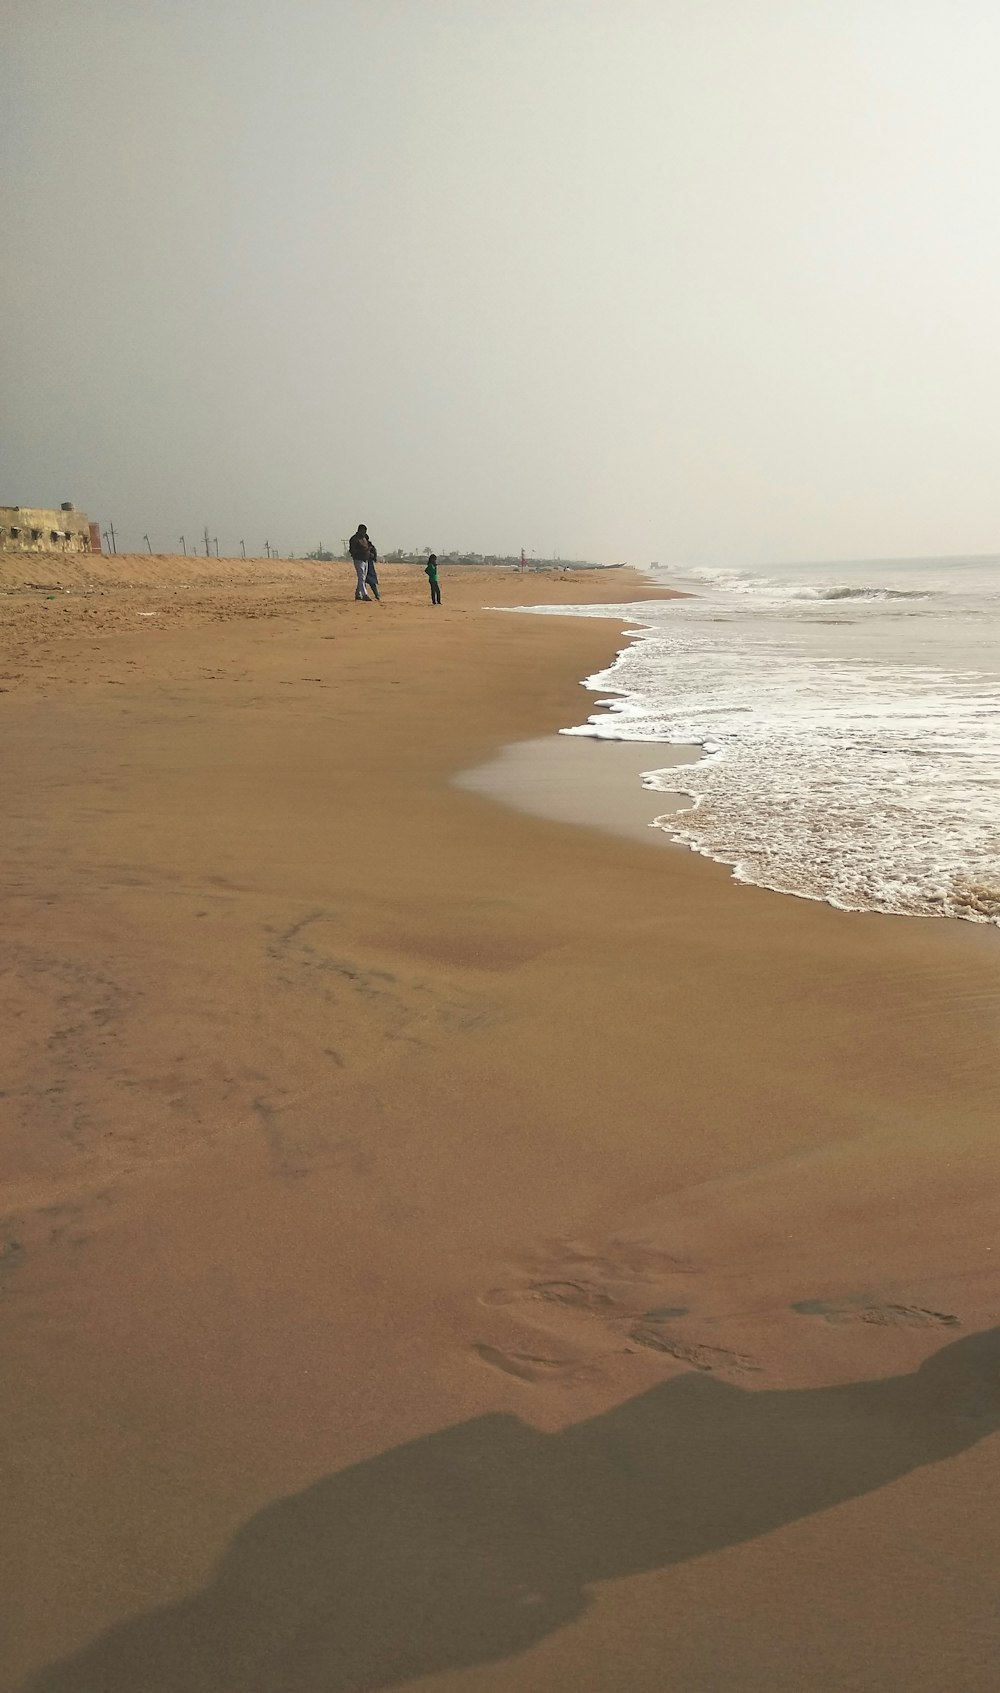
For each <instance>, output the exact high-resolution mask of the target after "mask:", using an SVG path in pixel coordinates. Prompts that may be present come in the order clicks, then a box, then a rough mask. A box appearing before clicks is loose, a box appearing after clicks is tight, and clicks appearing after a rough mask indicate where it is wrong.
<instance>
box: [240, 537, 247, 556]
mask: <svg viewBox="0 0 1000 1693" xmlns="http://www.w3.org/2000/svg"><path fill="white" fill-rule="evenodd" d="M240 552H241V553H242V554H243V557H244V558H246V556H247V544H246V542H245V541H241V542H240Z"/></svg>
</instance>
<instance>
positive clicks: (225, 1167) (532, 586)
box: [0, 561, 1000, 1693]
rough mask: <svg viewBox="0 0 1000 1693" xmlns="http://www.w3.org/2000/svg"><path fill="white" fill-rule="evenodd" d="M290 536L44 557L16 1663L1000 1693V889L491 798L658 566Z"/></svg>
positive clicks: (565, 707) (10, 623) (132, 1686)
mask: <svg viewBox="0 0 1000 1693" xmlns="http://www.w3.org/2000/svg"><path fill="white" fill-rule="evenodd" d="M32 563H33V564H34V561H32ZM182 567H183V568H184V569H185V570H187V572H188V574H186V575H185V574H183V573H182ZM285 570H286V567H284V566H282V567H279V568H276V567H274V566H270V567H258V566H254V565H250V566H247V567H245V568H237V567H235V566H234V567H233V569H232V570H231V571H229V572H228V573H227V577H226V580H225V583H224V585H221V586H212V585H211V580H210V579H209V575H208V574H206V575H205V576H202V577H199V575H198V573H197V571H193V570H192V566H191V562H190V561H189V563H188V565H187V566H184V561H177V564H176V565H175V563H174V561H152V562H150V561H137V562H136V563H135V564H134V565H133V564H132V563H131V562H129V561H125V564H124V565H123V562H122V561H106V562H105V563H101V562H100V561H91V562H90V563H89V565H88V567H87V569H86V570H82V571H81V573H80V574H78V575H77V576H76V577H75V578H74V579H73V582H72V586H73V589H74V591H73V592H72V593H70V594H60V595H59V596H58V597H57V598H56V599H47V598H45V597H44V595H43V594H42V593H41V592H40V591H38V590H35V591H28V592H19V593H14V594H12V595H9V596H8V597H6V598H2V599H0V638H2V654H0V688H3V689H4V690H5V691H4V693H3V695H2V696H0V716H2V723H3V747H4V803H3V807H2V810H0V836H2V847H3V858H4V863H5V866H6V900H5V922H4V931H3V940H2V975H0V993H2V1009H3V1018H2V1022H0V1041H2V1044H3V1058H4V1063H3V1094H4V1097H3V1101H2V1103H3V1107H4V1113H3V1126H2V1136H0V1148H2V1155H3V1165H4V1180H5V1211H6V1219H5V1222H4V1224H3V1237H2V1238H3V1240H4V1242H5V1244H4V1246H3V1248H2V1251H3V1257H2V1258H0V1288H2V1293H0V1335H2V1359H3V1368H2V1387H0V1422H2V1438H3V1449H4V1453H5V1457H6V1461H7V1470H8V1474H7V1476H6V1479H5V1482H4V1488H3V1500H4V1509H3V1515H2V1533H0V1543H2V1569H0V1578H2V1591H3V1610H4V1616H3V1622H2V1629H3V1645H2V1648H0V1650H2V1661H3V1675H2V1678H0V1685H2V1686H3V1687H4V1689H5V1693H6V1689H13V1688H22V1687H23V1688H29V1689H31V1693H361V1690H368V1689H377V1688H394V1687H397V1686H401V1685H403V1684H404V1683H408V1682H410V1681H411V1680H415V1679H417V1678H422V1679H419V1685H420V1687H421V1689H428V1690H429V1689H434V1690H440V1693H444V1690H446V1689H447V1690H448V1693H456V1690H459V1689H461V1690H463V1693H465V1690H472V1689H475V1690H477V1693H479V1690H482V1693H539V1690H549V1689H558V1690H560V1693H561V1690H563V1689H565V1690H567V1693H570V1690H572V1693H607V1690H615V1693H617V1690H622V1693H722V1690H725V1693H834V1690H836V1693H843V1690H848V1689H849V1690H850V1693H876V1690H877V1693H887V1690H895V1689H905V1690H906V1693H945V1690H947V1693H959V1690H962V1693H993V1690H994V1689H995V1687H996V1685H997V1673H998V1672H997V1665H998V1663H1000V1624H998V1615H997V1606H996V1592H997V1579H998V1576H1000V1549H998V1545H997V1537H996V1528H995V1523H996V1510H997V1504H996V1501H997V1493H998V1486H1000V1433H997V1432H996V1431H998V1430H1000V1330H997V1329H996V1328H995V1327H994V1325H997V1324H998V1323H1000V1290H998V1284H997V1270H996V1268H995V1260H996V1259H997V1257H998V1256H1000V1231H998V1229H997V1197H996V1196H997V1178H998V1174H1000V1147H998V1143H997V1133H996V1126H997V1112H996V1075H997V1009H998V1004H1000V948H998V938H997V935H996V932H995V930H992V929H990V930H985V929H978V928H975V927H971V926H966V925H962V924H955V923H951V924H949V923H945V922H940V923H937V922H920V921H916V920H901V919H885V918H871V917H853V916H845V915H843V914H841V913H837V912H834V911H832V910H829V909H827V908H825V907H820V906H815V905H810V904H807V903H804V902H801V901H796V900H792V899H783V898H781V897H779V896H776V895H772V894H769V893H766V892H763V891H760V890H755V889H747V888H743V887H739V886H737V885H735V884H734V883H732V882H731V881H730V879H729V877H728V874H727V872H726V871H725V870H724V869H722V868H720V867H719V866H715V865H712V864H709V863H706V862H705V861H703V860H701V859H698V858H696V857H695V856H693V855H691V854H689V853H687V852H684V851H682V850H681V849H679V848H674V847H671V846H670V845H668V844H664V842H663V840H662V838H658V837H657V836H656V835H655V834H650V836H649V839H648V840H647V839H644V838H642V837H641V835H640V834H638V833H637V834H636V838H635V839H634V840H629V839H618V838H615V837H614V836H613V835H612V834H610V833H607V832H604V831H602V830H599V829H596V828H595V829H589V828H583V827H579V826H576V825H574V824H572V823H568V822H560V821H555V820H545V819H540V818H536V817H529V816H526V815H524V814H523V813H522V812H520V811H516V810H513V809H509V808H507V807H505V806H502V805H500V804H499V803H497V802H496V801H494V800H491V799H490V798H488V797H485V796H483V795H481V794H475V793H470V792H468V791H463V790H462V789H460V788H458V787H456V786H455V785H454V783H453V782H452V781H451V779H450V778H451V777H452V776H453V775H454V774H455V773H456V772H457V771H460V770H462V769H468V768H470V767H472V766H475V765H481V764H482V763H483V762H485V761H487V760H488V759H490V758H491V757H493V756H494V755H495V754H496V753H497V751H498V749H499V748H500V747H501V746H502V744H503V743H505V742H508V741H522V740H526V739H528V738H531V737H538V736H540V735H542V734H545V733H547V732H549V731H553V730H555V729H556V728H558V727H559V726H560V725H563V724H566V723H569V722H572V721H579V720H580V719H581V718H582V716H584V715H585V713H586V711H587V709H588V708H589V702H588V697H587V696H586V695H584V694H583V693H582V692H581V691H580V689H579V687H578V684H577V678H579V677H581V676H583V675H585V674H586V673H588V672H589V671H592V670H594V669H596V668H598V667H600V666H602V665H604V664H605V663H607V662H608V659H609V657H610V654H611V652H612V650H613V648H614V647H615V645H616V644H619V630H618V626H617V625H615V624H614V623H605V622H603V621H589V620H571V619H566V620H559V619H549V618H544V619H543V618H527V617H526V618H515V617H510V616H502V615H497V614H495V613H489V612H486V611H484V610H483V609H482V608H483V607H484V606H485V605H487V604H493V605H499V604H516V603H518V602H524V601H525V600H527V599H529V598H530V599H536V600H548V601H555V600H557V599H560V598H565V599H567V600H570V599H589V600H593V599H596V598H598V597H604V598H606V599H609V600H610V599H619V598H621V597H623V595H625V594H626V593H627V595H628V597H637V596H638V595H639V594H640V593H641V592H643V591H644V590H642V589H641V588H637V587H636V586H635V585H634V579H633V582H632V583H629V582H628V581H627V579H626V578H625V577H624V575H623V573H615V575H614V576H612V577H607V578H600V577H595V576H592V575H589V574H582V573H581V574H580V575H579V576H577V577H574V576H572V575H571V574H568V575H567V576H566V577H564V578H541V577H528V578H527V579H518V578H516V577H515V576H513V575H507V574H496V575H494V574H490V575H489V576H487V575H486V574H485V573H483V572H478V571H477V572H471V571H470V572H462V573H451V572H448V571H442V585H443V592H444V599H445V603H444V605H443V607H442V608H441V609H440V610H439V611H432V610H431V608H430V607H429V606H428V605H426V604H425V603H424V602H425V595H426V585H425V583H424V581H423V578H422V577H420V576H419V574H418V573H417V572H415V571H409V570H406V569H404V568H399V569H393V568H388V569H386V570H385V572H384V584H385V591H386V603H385V604H384V605H383V606H382V607H378V606H355V605H354V603H353V601H352V600H351V597H350V596H351V590H352V581H353V578H351V577H350V572H349V567H347V566H345V565H340V566H325V567H324V566H309V567H305V566H296V567H287V575H285V574H284V573H285ZM133 571H134V574H130V572H133ZM142 571H146V572H147V575H146V577H145V579H143V578H142V576H141V572H142ZM112 572H117V575H116V576H115V577H114V579H115V580H119V581H121V582H131V583H132V584H133V585H132V586H129V587H125V588H113V589H108V588H107V582H108V581H109V580H111V579H112ZM33 579H35V580H38V579H40V578H39V577H38V575H37V574H35V575H34V577H33ZM214 579H215V580H216V581H219V580H220V578H219V577H217V576H216V577H215V578H214ZM184 583H187V584H189V585H187V586H184V585H182V584H184ZM559 744H563V745H565V743H556V745H557V746H558V745H559ZM609 750H610V751H612V753H613V750H614V749H609ZM654 762H655V759H654ZM615 780H617V777H614V776H613V774H612V764H610V763H606V764H605V765H604V766H603V767H602V788H601V793H602V796H603V797H602V800H601V806H602V807H607V806H611V805H613V803H614V794H613V792H612V786H613V782H614V781H615ZM634 780H635V776H634V772H632V771H629V770H626V769H625V768H624V767H622V769H621V784H622V793H623V796H625V795H626V793H627V796H628V798H629V799H633V800H634V797H635V795H634V788H633V786H632V784H633V783H634ZM991 1330H993V1332H992V1333H991V1332H990V1331H991Z"/></svg>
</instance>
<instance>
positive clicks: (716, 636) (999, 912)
mask: <svg viewBox="0 0 1000 1693" xmlns="http://www.w3.org/2000/svg"><path fill="white" fill-rule="evenodd" d="M650 574H651V575H652V576H653V578H654V579H655V580H657V581H658V582H659V583H660V585H662V586H670V587H676V588H680V589H686V590H687V591H688V592H689V593H690V594H691V595H692V597H691V598H688V599H681V600H664V601H661V602H658V601H647V602H639V603H634V602H633V603H623V604H621V605H619V606H607V605H601V606H579V607H576V608H569V607H566V606H547V607H533V608H525V609H532V610H535V611H542V612H549V613H555V614H558V615H559V616H566V615H567V612H568V611H570V610H571V609H572V610H573V611H575V613H576V614H578V615H590V616H599V617H607V616H609V615H613V616H620V617H621V618H622V620H623V621H625V622H628V623H629V624H631V625H632V626H633V627H632V628H631V629H630V632H629V645H628V646H627V647H626V648H625V650H624V651H623V652H622V653H620V654H619V656H618V658H617V659H616V661H615V663H614V664H612V665H611V666H610V668H609V669H607V670H604V671H601V672H600V673H599V674H598V675H595V676H591V677H589V678H588V679H587V686H588V687H589V688H591V689H593V690H595V691H597V692H600V693H601V694H602V695H607V696H609V697H605V698H602V699H601V701H600V702H599V703H600V706H601V709H600V710H598V711H595V712H594V713H593V714H592V715H591V716H590V718H589V719H588V721H587V722H586V723H585V724H581V725H579V726H577V727H575V728H571V729H568V730H566V731H565V732H566V733H568V734H574V735H593V736H599V737H604V738H608V739H617V740H628V741H649V742H672V743H682V744H686V745H694V746H698V747H700V749H701V752H702V756H701V758H700V759H699V761H698V762H697V763H696V764H694V765H688V766H686V767H684V768H682V769H676V768H674V769H660V770H658V769H657V766H656V760H655V756H654V755H653V754H652V753H651V755H650V765H649V773H648V774H647V775H646V776H645V777H644V778H643V780H644V783H645V785H646V786H647V787H648V788H652V789H658V790H660V791H662V792H670V793H677V792H683V793H685V794H686V795H688V796H689V799H690V806H689V808H688V809H686V810H685V811H683V812H680V813H678V812H674V813H672V814H670V815H669V816H664V817H663V818H662V819H660V820H659V822H660V824H661V826H662V827H663V828H664V829H666V830H667V831H668V832H669V833H670V834H671V835H673V836H674V837H676V838H677V839H678V840H681V841H684V842H687V843H688V844H689V845H690V846H691V847H692V848H693V849H694V850H696V851H697V852H701V853H704V854H705V855H706V856H707V857H710V858H714V859H717V860H719V861H720V862H722V863H724V864H729V865H731V866H732V868H733V872H734V874H735V876H736V877H738V878H739V880H741V881H744V882H752V883H757V884H759V885H760V886H762V887H766V888H773V889H775V890H777V891H779V892H781V893H790V894H798V895H801V896H804V897H808V898H812V899H819V900H827V901H829V902H830V903H831V904H833V905H836V906H840V907H842V908H844V909H845V910H849V911H883V912H898V913H910V914H917V915H925V916H931V915H939V916H951V917H964V918H967V919H970V920H972V921H975V922H984V923H985V922H991V923H998V924H1000V558H947V559H919V560H898V559H896V560H888V561H883V560H870V561H864V562H860V563H859V562H852V563H850V564H799V565H787V566H781V567H768V568H762V569H759V570H736V569H734V570H700V571H696V570H692V571H690V572H688V573H687V574H686V575H685V576H681V575H680V574H678V573H670V574H668V573H667V572H665V571H661V570H658V569H656V568H655V567H654V569H653V570H652V571H651V572H650Z"/></svg>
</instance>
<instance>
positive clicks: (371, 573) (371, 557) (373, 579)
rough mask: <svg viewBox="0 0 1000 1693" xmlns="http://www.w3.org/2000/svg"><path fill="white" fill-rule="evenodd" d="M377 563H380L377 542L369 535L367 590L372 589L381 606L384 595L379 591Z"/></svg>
mask: <svg viewBox="0 0 1000 1693" xmlns="http://www.w3.org/2000/svg"><path fill="white" fill-rule="evenodd" d="M377 563H378V552H377V551H376V548H375V542H374V541H373V540H372V538H371V536H370V535H369V537H368V568H367V570H366V571H365V586H366V587H367V588H370V589H371V591H372V593H373V594H374V595H375V598H376V599H377V600H378V602H379V604H380V605H381V603H382V595H381V594H380V593H379V591H378V571H377V570H376V569H375V566H376V565H377Z"/></svg>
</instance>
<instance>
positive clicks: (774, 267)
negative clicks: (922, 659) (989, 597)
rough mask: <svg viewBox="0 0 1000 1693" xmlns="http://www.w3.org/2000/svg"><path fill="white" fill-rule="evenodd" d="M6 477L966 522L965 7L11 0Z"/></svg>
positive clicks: (234, 501) (772, 553)
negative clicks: (138, 2) (139, 2)
mask: <svg viewBox="0 0 1000 1693" xmlns="http://www.w3.org/2000/svg"><path fill="white" fill-rule="evenodd" d="M0 54H2V59H3V63H4V90H3V96H2V102H0V149H2V157H3V170H2V178H0V230H2V231H3V255H2V264H0V504H22V505H41V506H52V505H58V504H59V502H60V501H61V500H63V499H71V500H74V501H75V502H76V504H77V505H78V506H80V507H82V508H84V509H85V510H86V511H87V512H89V514H90V515H91V516H92V517H96V518H98V519H99V521H100V522H101V524H102V526H106V525H107V523H108V521H109V519H110V520H112V521H114V523H115V524H116V527H117V529H118V531H119V533H120V535H121V536H122V541H121V543H120V544H121V545H123V546H126V547H137V548H140V549H141V548H142V547H143V546H144V544H145V543H144V541H143V536H144V535H145V534H148V535H149V537H150V543H151V545H152V547H153V549H154V550H156V551H172V550H177V549H178V548H179V538H180V536H181V535H184V536H186V538H187V540H188V544H189V545H190V544H191V541H192V537H194V536H198V535H200V534H201V532H202V530H203V528H204V527H205V526H206V525H207V526H208V527H209V530H210V533H211V535H212V536H213V537H214V536H218V537H219V541H220V549H221V551H222V552H223V553H225V552H237V551H238V550H239V541H240V540H241V539H243V540H245V542H246V546H247V551H248V552H252V553H257V552H260V551H262V550H263V545H264V541H265V540H268V541H269V542H270V544H271V546H272V547H275V548H277V549H278V550H279V551H281V552H283V553H287V552H289V551H294V552H296V553H301V552H303V551H304V550H306V549H307V548H312V547H315V546H316V545H318V544H319V543H320V542H321V541H322V542H325V543H326V545H327V546H331V545H334V546H338V545H339V543H340V541H341V539H342V538H343V537H344V536H346V535H348V534H350V532H351V530H352V529H353V528H354V527H355V526H356V524H357V523H358V522H359V521H364V522H366V523H367V524H368V526H369V529H370V530H371V532H372V535H373V536H374V538H375V540H376V543H377V544H378V545H379V547H380V550H381V551H382V552H387V551H389V550H390V549H391V548H393V547H396V546H405V547H415V548H419V547H423V546H430V547H433V548H434V549H435V550H436V551H439V552H442V553H443V552H448V551H451V550H453V549H463V550H472V551H477V552H495V551H496V552H504V553H507V552H517V551H519V550H520V548H521V547H522V546H524V547H525V549H526V550H528V551H529V552H530V551H531V550H534V551H535V552H536V553H538V554H539V555H556V554H558V555H561V556H562V557H564V558H566V557H578V558H590V559H595V560H601V561H603V562H607V563H614V562H618V561H621V560H628V561H629V562H632V563H637V564H644V563H649V562H650V561H652V560H657V561H658V562H660V563H661V564H667V565H671V566H673V567H675V568H678V569H682V568H683V567H684V565H685V564H688V565H700V566H704V565H733V566H735V567H739V566H740V565H746V564H752V563H762V562H766V561H769V560H770V561H779V560H786V561H787V560H796V559H812V558H818V559H822V558H836V559H847V558H852V557H865V558H871V557H878V556H919V555H945V554H959V553H976V552H991V551H998V550H1000V479H998V475H997V467H996V462H995V461H996V418H997V412H998V403H1000V402H998V396H1000V308H998V304H997V278H998V276H1000V100H998V98H997V88H998V86H1000V7H997V5H996V4H995V0H947V3H945V4H938V3H937V0H280V3H279V0H141V4H136V3H135V0H3V5H2V7H0Z"/></svg>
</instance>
